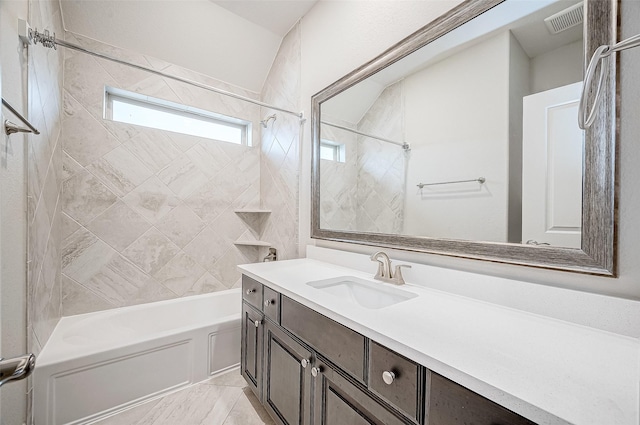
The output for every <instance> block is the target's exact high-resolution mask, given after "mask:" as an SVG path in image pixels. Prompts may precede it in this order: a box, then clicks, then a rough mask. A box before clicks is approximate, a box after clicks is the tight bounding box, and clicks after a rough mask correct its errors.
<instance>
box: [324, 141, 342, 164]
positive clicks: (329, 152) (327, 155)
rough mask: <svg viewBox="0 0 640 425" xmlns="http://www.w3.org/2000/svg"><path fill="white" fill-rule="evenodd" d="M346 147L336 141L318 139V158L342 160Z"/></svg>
mask: <svg viewBox="0 0 640 425" xmlns="http://www.w3.org/2000/svg"><path fill="white" fill-rule="evenodd" d="M345 153H346V148H345V145H344V144H340V143H336V142H333V141H331V140H325V139H322V140H320V159H326V160H327V161H335V162H344V161H345V159H346V158H345V157H346V155H345Z"/></svg>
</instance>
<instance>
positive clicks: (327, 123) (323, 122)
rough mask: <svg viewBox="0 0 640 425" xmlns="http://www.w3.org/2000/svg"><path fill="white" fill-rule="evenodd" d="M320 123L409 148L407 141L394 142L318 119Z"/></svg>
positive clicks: (405, 148)
mask: <svg viewBox="0 0 640 425" xmlns="http://www.w3.org/2000/svg"><path fill="white" fill-rule="evenodd" d="M320 123H321V124H324V125H328V126H329V127H335V128H339V129H340V130H346V131H350V132H352V133H356V134H359V135H361V136H365V137H371V138H372V139H376V140H382V141H383V142H387V143H392V144H394V145H398V146H400V147H401V148H402V149H404V150H406V151H407V150H409V144H408V143H407V142H396V141H395V140H391V139H385V138H384V137H378V136H374V135H372V134H367V133H363V132H362V131H358V130H354V129H352V128H349V127H343V126H341V125H338V124H333V123H330V122H327V121H320Z"/></svg>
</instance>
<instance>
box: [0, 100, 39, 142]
mask: <svg viewBox="0 0 640 425" xmlns="http://www.w3.org/2000/svg"><path fill="white" fill-rule="evenodd" d="M2 104H3V105H4V106H6V107H7V109H8V110H10V111H11V113H12V114H13V115H15V116H16V117H18V119H19V120H20V121H22V123H23V124H24V125H26V126H27V127H29V128H28V129H27V128H24V127H19V126H17V125H16V124H14V123H12V122H11V121H8V120H5V121H4V133H5V134H7V135H9V134H13V133H33V134H40V132H39V131H38V129H37V128H35V127H34V126H32V125H31V123H30V122H29V121H28V120H27V119H26V118H25V117H23V116H22V114H20V112H18V111H16V110H15V109H14V107H13V106H11V105H10V104H9V102H7V101H6V100H4V97H3V98H2Z"/></svg>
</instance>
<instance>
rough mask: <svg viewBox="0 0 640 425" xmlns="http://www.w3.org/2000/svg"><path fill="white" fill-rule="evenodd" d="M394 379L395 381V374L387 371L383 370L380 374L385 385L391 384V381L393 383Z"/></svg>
mask: <svg viewBox="0 0 640 425" xmlns="http://www.w3.org/2000/svg"><path fill="white" fill-rule="evenodd" d="M395 379H396V374H395V373H393V372H390V371H388V370H385V371H384V372H382V380H383V381H384V383H385V384H387V385H391V384H393V381H395Z"/></svg>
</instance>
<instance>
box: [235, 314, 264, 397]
mask: <svg viewBox="0 0 640 425" xmlns="http://www.w3.org/2000/svg"><path fill="white" fill-rule="evenodd" d="M263 326H264V319H263V315H262V313H261V312H259V311H257V310H255V309H254V308H253V307H251V306H250V305H249V304H248V303H246V302H243V303H242V336H241V341H242V343H241V344H240V369H241V373H242V376H244V379H245V380H246V381H247V384H248V385H249V388H251V389H252V390H253V392H254V394H255V395H256V397H258V399H262V364H263V361H262V355H263V339H264V332H263V329H262V328H263Z"/></svg>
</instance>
